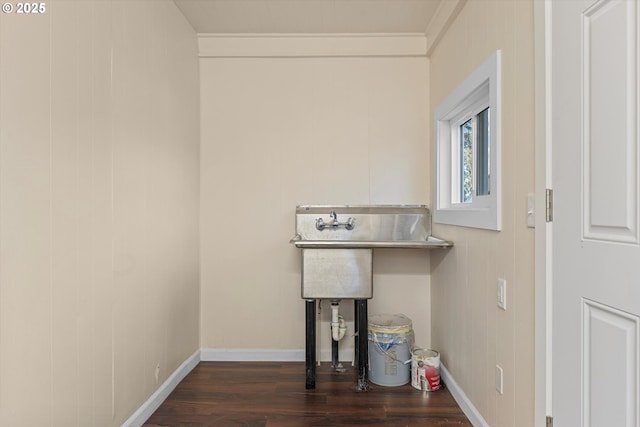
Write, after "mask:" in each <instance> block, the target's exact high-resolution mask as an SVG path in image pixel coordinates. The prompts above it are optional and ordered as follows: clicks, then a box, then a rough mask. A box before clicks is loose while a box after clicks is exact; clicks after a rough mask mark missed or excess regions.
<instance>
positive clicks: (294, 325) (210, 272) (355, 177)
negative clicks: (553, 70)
mask: <svg viewBox="0 0 640 427" xmlns="http://www.w3.org/2000/svg"><path fill="white" fill-rule="evenodd" d="M314 40H315V39H314ZM277 50H278V49H274V51H277ZM427 75H428V64H427V59H426V58H424V57H422V58H419V57H416V58H408V57H396V58H392V57H388V58H380V57H378V58H373V57H359V58H354V57H341V58H337V57H317V58H309V57H306V58H305V57H291V58H202V59H201V62H200V76H201V114H202V115H201V126H202V132H201V138H202V142H201V143H202V152H201V170H202V174H201V175H202V181H201V212H202V217H201V224H202V241H201V251H202V252H201V253H202V255H201V256H202V261H201V266H202V277H201V280H202V294H201V295H202V297H201V312H202V325H201V331H202V335H201V336H202V342H201V344H202V347H203V348H216V349H275V350H278V349H298V350H303V349H304V302H303V300H302V299H301V298H300V252H299V250H297V249H296V248H295V247H293V246H292V245H290V244H289V243H288V242H289V239H291V238H292V237H293V235H294V230H295V228H294V227H295V226H294V213H295V206H296V205H299V204H368V203H379V204H385V203H405V204H407V203H427V201H428V200H429V169H430V168H429V166H428V165H429V155H428V143H427V138H428V132H427V121H426V117H428V96H427V83H428V80H427V79H426V78H425V76H427ZM342 306H343V307H344V313H345V316H346V319H347V320H348V321H352V320H353V303H352V301H345V302H343V305H342ZM369 307H370V308H369V312H370V313H381V312H392V313H405V314H406V315H407V316H409V317H411V318H412V319H413V321H414V330H415V332H416V335H417V337H418V342H419V344H421V345H428V344H429V341H430V325H429V319H430V315H429V257H428V253H427V252H424V251H413V252H412V251H410V250H401V251H397V252H394V251H393V250H377V251H375V254H374V298H373V299H372V300H371V303H370V306H369ZM325 308H326V309H325ZM322 316H323V317H322V319H323V320H322V328H323V330H322V332H321V334H320V338H319V340H320V346H321V347H322V349H323V350H324V355H323V358H324V359H327V358H328V354H329V353H328V352H329V350H330V337H329V330H328V329H327V322H328V321H329V319H330V310H329V306H328V304H327V305H326V306H325V307H323V310H322ZM351 326H352V324H351V323H350V324H349V327H351ZM351 333H353V329H350V331H349V332H348V334H351ZM343 343H344V344H341V350H344V353H341V355H343V356H342V358H343V359H344V358H345V357H351V356H350V352H351V350H352V349H353V340H352V339H345V341H343Z"/></svg>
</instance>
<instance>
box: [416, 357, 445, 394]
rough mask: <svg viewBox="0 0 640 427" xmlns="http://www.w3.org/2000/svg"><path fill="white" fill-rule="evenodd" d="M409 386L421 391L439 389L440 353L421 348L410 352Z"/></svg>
mask: <svg viewBox="0 0 640 427" xmlns="http://www.w3.org/2000/svg"><path fill="white" fill-rule="evenodd" d="M411 385H412V386H413V387H414V388H416V389H418V390H423V391H434V390H438V389H439V388H440V353H438V352H437V351H435V350H425V349H421V348H418V349H415V350H413V351H412V352H411Z"/></svg>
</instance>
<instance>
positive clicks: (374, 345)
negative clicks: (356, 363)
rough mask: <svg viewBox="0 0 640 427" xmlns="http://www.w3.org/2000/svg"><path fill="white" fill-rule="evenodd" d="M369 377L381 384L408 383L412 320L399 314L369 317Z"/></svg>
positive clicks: (412, 339) (412, 337) (373, 381)
mask: <svg viewBox="0 0 640 427" xmlns="http://www.w3.org/2000/svg"><path fill="white" fill-rule="evenodd" d="M368 328H369V331H368V338H369V380H370V381H371V382H372V383H374V384H378V385H383V386H401V385H405V384H407V383H408V382H409V379H410V376H411V374H410V372H409V363H410V362H411V350H410V349H411V347H412V346H413V341H414V335H413V323H412V322H411V319H409V318H408V317H407V316H405V315H403V314H378V315H374V316H370V317H369V324H368Z"/></svg>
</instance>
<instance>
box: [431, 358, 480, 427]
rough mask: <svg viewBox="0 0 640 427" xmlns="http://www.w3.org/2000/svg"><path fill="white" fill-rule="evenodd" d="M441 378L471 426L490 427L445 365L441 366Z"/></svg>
mask: <svg viewBox="0 0 640 427" xmlns="http://www.w3.org/2000/svg"><path fill="white" fill-rule="evenodd" d="M440 376H441V377H442V381H443V382H444V383H445V384H446V386H447V388H448V389H449V393H451V395H452V396H453V398H454V399H455V401H456V402H457V403H458V406H460V409H462V412H464V414H465V415H466V416H467V418H469V421H471V424H473V426H474V427H489V424H487V422H486V421H485V420H484V418H482V415H481V414H480V412H479V411H478V410H477V409H476V407H475V406H473V403H471V401H470V400H469V398H468V397H467V395H466V394H465V393H464V391H463V390H462V389H461V388H460V386H459V385H458V383H457V382H456V380H454V379H453V377H452V376H451V374H450V373H449V371H448V370H447V368H446V367H445V366H444V365H443V364H440Z"/></svg>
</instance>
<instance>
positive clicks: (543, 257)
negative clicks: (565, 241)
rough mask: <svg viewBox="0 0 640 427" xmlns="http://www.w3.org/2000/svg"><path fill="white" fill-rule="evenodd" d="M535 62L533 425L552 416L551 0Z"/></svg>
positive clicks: (544, 7)
mask: <svg viewBox="0 0 640 427" xmlns="http://www.w3.org/2000/svg"><path fill="white" fill-rule="evenodd" d="M533 8H534V55H535V58H534V63H535V86H534V87H535V95H534V96H535V99H534V101H535V162H536V166H535V188H536V196H535V198H536V209H535V218H536V220H535V344H534V346H535V347H534V348H535V387H534V414H535V418H534V425H535V426H540V427H544V426H546V425H547V418H548V417H552V414H553V407H552V395H551V390H552V389H551V386H552V373H553V371H552V365H551V360H552V359H551V355H552V353H551V350H552V348H551V342H552V318H551V313H552V312H553V311H552V300H551V298H552V292H551V286H552V282H551V278H552V275H551V273H552V251H551V248H552V246H551V244H552V231H553V223H552V222H547V219H546V218H547V215H546V198H547V191H546V190H547V189H548V188H551V189H552V188H553V186H552V183H553V181H552V176H551V170H552V169H551V166H552V158H551V154H552V151H551V135H550V132H549V131H550V129H549V128H548V127H547V123H550V118H551V96H552V94H551V19H552V16H551V0H534V1H533Z"/></svg>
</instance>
